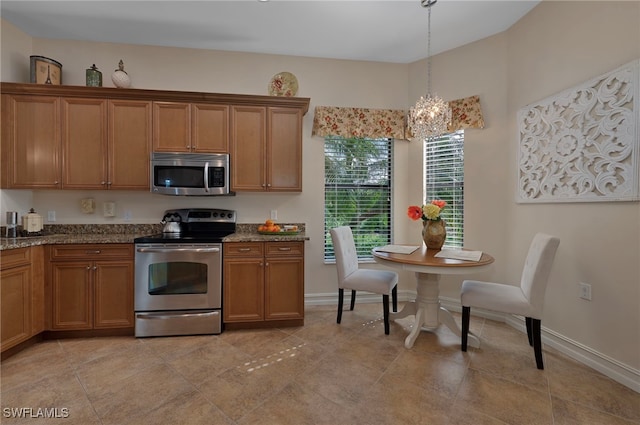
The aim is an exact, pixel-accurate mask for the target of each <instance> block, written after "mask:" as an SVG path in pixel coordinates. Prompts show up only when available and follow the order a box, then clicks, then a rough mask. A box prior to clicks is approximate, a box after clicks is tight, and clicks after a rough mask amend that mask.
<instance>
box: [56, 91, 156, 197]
mask: <svg viewBox="0 0 640 425" xmlns="http://www.w3.org/2000/svg"><path fill="white" fill-rule="evenodd" d="M61 102H62V146H63V171H62V176H63V183H62V188H64V189H122V190H136V189H138V190H149V149H150V145H151V102H146V101H131V100H105V99H87V98H63V99H62V100H61Z"/></svg>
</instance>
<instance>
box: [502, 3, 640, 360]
mask: <svg viewBox="0 0 640 425" xmlns="http://www.w3.org/2000/svg"><path fill="white" fill-rule="evenodd" d="M639 23H640V2H637V1H636V2H611V1H601V2H588V1H584V2H555V1H544V2H543V3H541V4H540V5H539V6H538V7H536V8H535V9H533V10H532V11H531V12H530V13H529V14H528V15H527V16H525V17H524V18H523V19H522V20H520V21H519V22H518V23H517V24H516V25H514V26H513V27H512V28H511V29H510V30H509V31H508V39H509V55H508V56H509V62H508V68H509V73H508V76H509V81H508V114H509V115H508V123H509V125H510V128H509V139H508V141H507V142H508V143H506V144H505V148H506V149H507V150H508V152H509V155H508V157H509V158H511V159H512V160H511V161H509V162H508V166H509V170H508V176H509V188H508V190H509V192H510V194H514V193H515V188H516V180H515V176H516V168H515V165H516V164H515V158H516V152H517V151H516V149H517V134H518V133H517V127H516V112H517V111H518V109H520V108H522V107H523V106H525V105H527V104H530V103H532V102H535V101H537V100H540V99H544V98H546V97H548V96H551V95H553V94H554V93H557V92H559V91H562V90H565V89H568V88H570V87H572V86H575V85H577V84H580V83H582V82H584V81H586V80H589V79H590V78H593V77H596V76H598V75H601V74H603V73H605V72H608V71H611V70H613V69H615V68H618V67H620V66H622V65H624V64H626V63H628V62H631V61H632V60H634V59H638V58H640V24H639ZM636 118H638V117H637V116H636ZM508 213H509V218H510V223H509V230H510V231H509V235H508V241H507V244H508V246H509V248H510V251H511V252H512V253H513V257H512V258H513V261H511V262H510V264H509V267H508V270H507V274H508V275H509V276H514V277H515V276H516V273H517V268H518V267H519V265H520V264H522V261H519V260H521V259H522V258H523V255H524V251H523V249H524V248H523V247H522V246H521V243H520V241H523V240H527V239H529V238H530V237H531V235H532V233H533V232H534V231H536V230H538V229H540V230H543V231H546V232H549V233H551V234H555V235H557V236H559V237H560V247H559V251H558V255H557V257H556V264H555V266H554V271H553V275H552V280H551V284H550V287H549V289H548V291H547V297H546V306H545V315H544V321H543V325H544V326H547V327H549V328H551V329H553V330H554V331H556V332H558V333H560V334H562V335H565V336H567V337H569V338H571V339H573V340H575V341H577V342H579V343H581V344H584V345H586V346H588V347H590V348H591V349H593V350H595V351H597V352H599V353H602V354H604V355H606V356H609V357H611V358H613V359H616V360H618V361H620V362H622V363H624V364H627V365H629V366H632V367H634V368H636V369H639V368H640V203H638V202H603V203H579V204H575V203H568V204H534V205H531V204H515V203H513V202H512V203H510V205H509V212H508ZM578 282H587V283H589V284H591V285H592V293H593V299H592V301H590V302H589V301H585V300H581V299H578Z"/></svg>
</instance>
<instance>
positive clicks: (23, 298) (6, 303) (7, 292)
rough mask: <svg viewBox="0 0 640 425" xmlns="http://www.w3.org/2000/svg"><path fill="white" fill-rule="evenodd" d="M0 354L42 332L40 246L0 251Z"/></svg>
mask: <svg viewBox="0 0 640 425" xmlns="http://www.w3.org/2000/svg"><path fill="white" fill-rule="evenodd" d="M0 264H1V265H0V316H1V317H0V320H1V322H0V323H1V330H0V346H1V348H0V350H1V351H3V352H4V351H6V350H8V349H9V348H12V347H14V346H16V345H18V344H20V343H21V342H24V341H26V340H28V339H29V338H31V337H32V336H34V335H37V334H39V333H40V332H42V331H43V330H44V276H43V273H42V270H43V267H44V253H43V247H42V246H35V247H31V248H18V249H12V250H6V251H0Z"/></svg>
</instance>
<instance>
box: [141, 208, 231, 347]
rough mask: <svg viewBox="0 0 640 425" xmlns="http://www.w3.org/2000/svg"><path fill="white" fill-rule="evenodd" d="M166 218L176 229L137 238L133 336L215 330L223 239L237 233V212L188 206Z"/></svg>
mask: <svg viewBox="0 0 640 425" xmlns="http://www.w3.org/2000/svg"><path fill="white" fill-rule="evenodd" d="M164 217H165V218H167V217H172V220H173V221H177V222H179V223H180V225H179V227H180V228H179V231H176V230H177V229H176V228H175V226H174V227H172V231H171V232H168V231H167V232H166V233H161V234H157V235H151V236H144V237H141V238H136V239H135V248H136V253H135V335H136V337H149V336H168V335H201V334H219V333H221V332H222V239H223V238H224V237H225V236H227V235H229V234H231V233H234V232H235V230H236V213H235V211H232V210H222V209H205V208H191V209H177V210H168V211H166V212H165V215H164ZM165 229H166V226H165Z"/></svg>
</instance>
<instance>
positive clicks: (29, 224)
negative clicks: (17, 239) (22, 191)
mask: <svg viewBox="0 0 640 425" xmlns="http://www.w3.org/2000/svg"><path fill="white" fill-rule="evenodd" d="M22 230H23V231H24V232H26V233H27V234H30V233H39V232H42V216H41V215H40V214H37V213H36V211H35V210H34V209H33V208H31V209H30V210H29V214H25V215H23V216H22Z"/></svg>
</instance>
